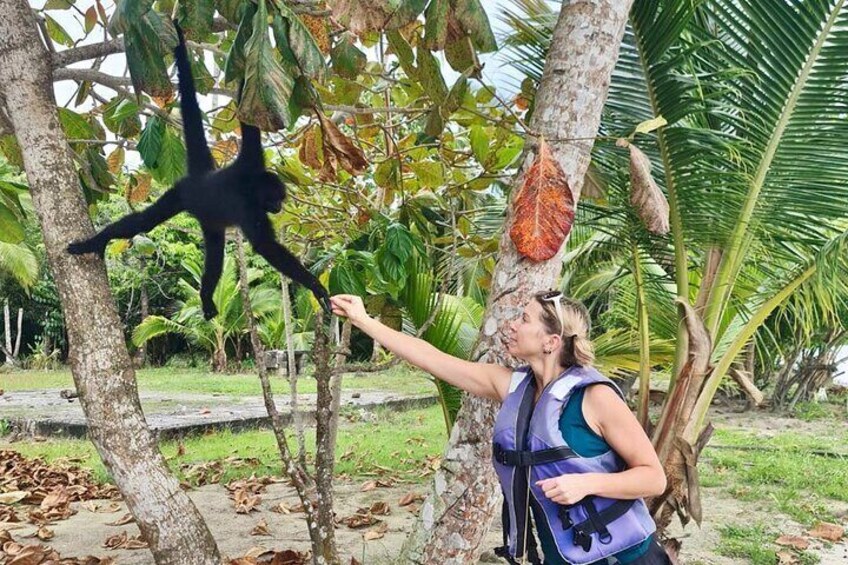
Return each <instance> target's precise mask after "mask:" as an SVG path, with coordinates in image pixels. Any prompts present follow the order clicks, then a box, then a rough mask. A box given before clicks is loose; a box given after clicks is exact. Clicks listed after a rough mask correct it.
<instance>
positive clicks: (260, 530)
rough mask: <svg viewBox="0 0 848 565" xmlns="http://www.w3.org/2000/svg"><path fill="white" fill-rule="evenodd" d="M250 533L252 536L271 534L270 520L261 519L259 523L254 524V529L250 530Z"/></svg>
mask: <svg viewBox="0 0 848 565" xmlns="http://www.w3.org/2000/svg"><path fill="white" fill-rule="evenodd" d="M250 535H252V536H270V535H271V530H269V529H268V522H266V521H265V518H262V519H261V520H259V523H258V524H256V525H255V526H253V529H252V530H250Z"/></svg>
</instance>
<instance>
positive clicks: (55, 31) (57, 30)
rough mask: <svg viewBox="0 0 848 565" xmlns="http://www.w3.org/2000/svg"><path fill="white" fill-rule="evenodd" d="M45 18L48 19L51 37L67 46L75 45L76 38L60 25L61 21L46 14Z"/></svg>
mask: <svg viewBox="0 0 848 565" xmlns="http://www.w3.org/2000/svg"><path fill="white" fill-rule="evenodd" d="M44 19H45V20H47V35H49V36H50V39H52V40H53V41H55V42H56V43H59V44H60V45H64V46H65V47H73V46H74V40H73V39H72V38H71V36H70V35H68V32H67V31H65V28H63V27H62V26H60V25H59V22H57V21H56V20H54V19H53V18H51V17H50V16H48V15H47V14H44Z"/></svg>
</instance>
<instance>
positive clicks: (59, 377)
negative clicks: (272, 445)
mask: <svg viewBox="0 0 848 565" xmlns="http://www.w3.org/2000/svg"><path fill="white" fill-rule="evenodd" d="M310 374H311V371H309V370H307V371H306V375H301V377H300V378H299V379H298V384H297V391H298V393H314V392H315V379H313V378H311V376H309V375H310ZM136 379H137V381H138V388H139V390H140V391H141V392H174V393H176V392H183V393H207V394H221V395H230V396H260V395H261V394H262V391H261V389H260V387H259V379H258V377H257V376H256V374H255V373H234V374H220V373H213V372H211V371H209V370H204V369H192V368H170V367H162V368H155V369H141V370H139V371H136ZM271 384H272V389H273V390H274V392H275V393H278V394H285V393H287V392H289V382H288V377H285V376H284V377H274V378H272V379H271ZM343 386H344V388H345V390H386V391H392V392H399V393H409V394H425V393H429V394H433V393H435V391H436V389H435V386H433V384H432V381H431V380H430V378H429V376H428V375H427V374H426V373H424V372H422V371H418V370H416V369H413V368H410V367H409V366H408V365H404V364H399V365H396V366H394V367H392V368H390V369H388V370H386V371H382V372H379V373H359V374H357V373H350V374H347V375H345V377H344V379H343ZM51 388H68V389H73V388H74V381H73V378H72V377H71V372H70V370H68V369H63V370H60V371H15V372H9V373H0V390H6V391H20V390H43V389H51Z"/></svg>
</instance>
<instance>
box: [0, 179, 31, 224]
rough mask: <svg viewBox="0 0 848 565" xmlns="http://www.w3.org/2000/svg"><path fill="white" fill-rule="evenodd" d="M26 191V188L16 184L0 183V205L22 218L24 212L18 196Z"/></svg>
mask: <svg viewBox="0 0 848 565" xmlns="http://www.w3.org/2000/svg"><path fill="white" fill-rule="evenodd" d="M26 190H27V187H26V186H24V185H21V184H18V183H16V182H9V181H0V205H3V206H6V207H7V208H9V209H10V210H13V211H14V212H15V213H16V214H19V215H21V216H23V215H24V214H25V211H24V207H23V205H22V204H21V199H20V195H21V194H23V193H24V192H26Z"/></svg>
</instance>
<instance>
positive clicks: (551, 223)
mask: <svg viewBox="0 0 848 565" xmlns="http://www.w3.org/2000/svg"><path fill="white" fill-rule="evenodd" d="M513 207H514V210H515V219H514V221H513V223H512V227H511V228H510V230H509V236H510V238H512V242H513V243H514V244H515V247H516V249H517V250H518V252H519V253H520V254H521V255H523V256H524V257H527V258H528V259H530V260H532V261H545V260H547V259H550V258H551V257H553V256H554V255H556V254H557V252H558V251H559V249H560V247H562V244H563V242H564V241H565V238H566V237H568V234H569V232H570V231H571V226H572V224H573V223H574V195H573V194H572V192H571V188H570V187H569V186H568V180H567V179H566V176H565V172H564V171H563V170H562V167H561V166H560V164H559V162H557V160H556V159H555V158H554V156H553V154H552V153H551V150H550V148H549V147H548V144H547V143H546V142H545V140H544V139H540V140H539V148H538V152H537V154H536V159H535V160H534V161H533V164H532V165H531V166H530V168H529V169H527V172H526V173H525V174H524V182H523V183H522V185H521V188H519V190H518V194H517V195H516V197H515V201H514V204H513Z"/></svg>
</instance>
